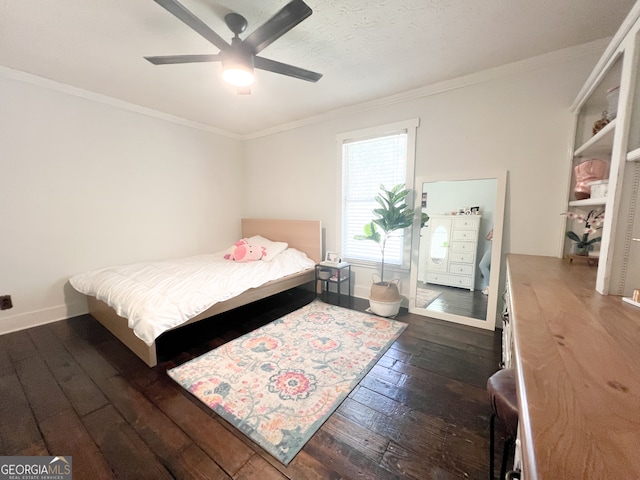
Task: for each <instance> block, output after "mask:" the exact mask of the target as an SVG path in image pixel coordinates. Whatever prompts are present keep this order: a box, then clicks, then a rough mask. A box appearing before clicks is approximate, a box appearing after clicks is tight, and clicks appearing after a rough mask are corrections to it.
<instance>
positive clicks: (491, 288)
mask: <svg viewBox="0 0 640 480" xmlns="http://www.w3.org/2000/svg"><path fill="white" fill-rule="evenodd" d="M505 184H506V174H501V175H495V176H491V177H486V178H479V177H475V178H465V177H458V178H455V179H451V178H448V179H443V180H438V179H433V178H428V177H427V178H418V179H417V181H416V191H417V192H418V195H416V197H417V204H416V211H421V212H423V213H426V214H427V215H429V221H428V222H427V223H426V225H425V226H424V227H423V228H419V225H416V226H414V233H413V235H414V238H413V243H412V245H413V246H412V249H413V252H412V253H413V254H412V263H411V293H412V297H411V298H410V299H409V311H410V312H412V313H418V314H422V315H427V316H430V317H433V318H440V319H443V320H448V321H452V322H456V323H462V324H465V325H472V326H477V327H480V328H486V329H491V330H493V329H494V328H495V324H496V312H497V302H498V297H499V288H498V283H499V279H500V264H501V247H502V224H503V219H504V201H505Z"/></svg>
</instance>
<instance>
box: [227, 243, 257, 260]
mask: <svg viewBox="0 0 640 480" xmlns="http://www.w3.org/2000/svg"><path fill="white" fill-rule="evenodd" d="M234 245H235V248H234V249H233V252H231V253H227V254H226V255H225V256H224V258H226V259H227V260H234V261H236V262H252V261H254V260H260V259H261V258H262V257H263V256H265V255H266V248H265V247H262V246H260V247H256V246H253V245H249V242H247V239H246V238H243V239H242V240H239V241H237V242H236V243H235V244H234Z"/></svg>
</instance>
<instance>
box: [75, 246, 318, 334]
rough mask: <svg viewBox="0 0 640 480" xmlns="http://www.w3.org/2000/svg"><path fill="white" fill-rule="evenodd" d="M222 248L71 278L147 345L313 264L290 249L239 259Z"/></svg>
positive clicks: (77, 288)
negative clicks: (216, 307)
mask: <svg viewBox="0 0 640 480" xmlns="http://www.w3.org/2000/svg"><path fill="white" fill-rule="evenodd" d="M224 253H225V252H221V253H216V254H211V255H199V256H195V257H188V258H183V259H178V260H169V261H165V262H153V263H136V264H133V265H124V266H118V267H109V268H103V269H100V270H94V271H91V272H86V273H80V274H77V275H74V276H73V277H71V278H70V280H69V281H70V283H71V285H72V286H73V288H75V289H76V290H78V291H79V292H81V293H84V294H85V295H91V296H94V297H96V298H98V299H99V300H102V301H103V302H105V303H107V304H108V305H109V306H110V307H112V308H113V309H114V310H115V311H116V313H117V314H118V315H120V316H121V317H124V318H127V319H128V320H129V328H132V329H133V331H134V332H135V334H136V335H137V336H138V337H139V338H140V339H141V340H143V341H144V342H145V343H146V344H147V345H151V344H152V343H153V342H154V340H155V339H156V338H157V337H158V336H159V335H160V334H161V333H163V332H165V331H166V330H169V329H171V328H173V327H176V326H178V325H180V324H182V323H184V322H186V321H187V320H189V319H191V318H193V317H195V316H196V315H198V314H199V313H201V312H203V311H204V310H206V309H207V308H209V307H211V306H212V305H213V304H215V303H217V302H221V301H223V300H228V299H229V298H232V297H235V296H236V295H239V294H240V293H242V292H244V291H245V290H248V289H249V288H253V287H258V286H260V285H262V284H264V283H267V282H268V281H270V280H275V279H278V278H282V277H284V276H287V275H291V274H294V273H297V272H300V271H302V270H306V269H309V268H313V266H314V265H315V264H314V262H313V260H311V259H309V257H307V256H306V255H305V254H304V253H302V252H300V251H298V250H296V249H293V248H289V249H287V250H285V251H284V252H282V253H281V254H279V255H278V256H277V257H276V258H274V259H273V260H272V261H271V262H264V261H260V260H259V261H255V262H245V263H237V262H234V261H232V260H225V259H224V258H223V255H224Z"/></svg>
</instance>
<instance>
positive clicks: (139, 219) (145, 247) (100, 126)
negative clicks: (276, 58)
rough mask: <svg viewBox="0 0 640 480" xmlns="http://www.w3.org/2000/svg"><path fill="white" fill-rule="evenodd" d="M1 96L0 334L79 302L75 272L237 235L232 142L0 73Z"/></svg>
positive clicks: (237, 185)
mask: <svg viewBox="0 0 640 480" xmlns="http://www.w3.org/2000/svg"><path fill="white" fill-rule="evenodd" d="M45 83H46V82H45ZM0 103H1V104H0V208H1V210H0V212H1V215H0V295H4V294H11V296H12V299H13V304H14V308H13V309H10V310H5V311H0V333H4V332H8V331H12V330H16V329H21V328H26V327H28V326H32V325H36V324H39V323H45V322H48V321H53V320H57V319H61V318H66V317H70V316H73V315H78V314H80V313H84V312H86V301H85V299H84V297H83V296H81V295H79V294H78V293H77V292H75V291H74V290H73V288H71V287H70V286H69V285H68V282H67V279H68V277H69V276H70V275H72V274H73V273H76V272H80V271H84V270H89V269H94V268H99V267H103V266H108V265H112V264H120V263H130V262H134V261H144V260H154V259H166V258H170V257H178V256H184V255H189V254H196V253H206V252H212V251H216V250H220V249H222V248H224V247H226V246H228V245H230V244H231V243H233V241H235V240H237V238H238V236H239V235H240V221H239V219H240V217H241V212H242V210H243V203H242V202H243V199H244V190H243V188H242V185H243V180H242V178H243V166H242V142H240V141H239V140H235V139H230V138H227V137H223V136H220V135H216V134H213V133H210V132H206V131H203V130H199V129H196V128H191V127H187V126H181V125H178V124H175V123H172V122H169V121H165V120H161V119H158V118H152V117H150V116H147V115H143V114H140V113H135V112H133V111H127V110H126V109H122V108H117V107H114V106H110V105H107V104H105V103H101V102H97V101H93V100H90V99H87V98H81V97H79V96H75V95H70V94H68V93H64V92H62V91H60V90H59V89H52V88H48V87H46V86H39V85H37V84H33V83H30V82H22V81H18V80H15V79H11V78H4V77H2V76H0Z"/></svg>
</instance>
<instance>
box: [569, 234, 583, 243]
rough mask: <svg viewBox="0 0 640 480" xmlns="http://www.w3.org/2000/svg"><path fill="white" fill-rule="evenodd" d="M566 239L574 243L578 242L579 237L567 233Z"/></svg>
mask: <svg viewBox="0 0 640 480" xmlns="http://www.w3.org/2000/svg"><path fill="white" fill-rule="evenodd" d="M567 237H569V238H570V239H571V240H573V241H574V242H580V237H578V235H576V233H575V232H567Z"/></svg>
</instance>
